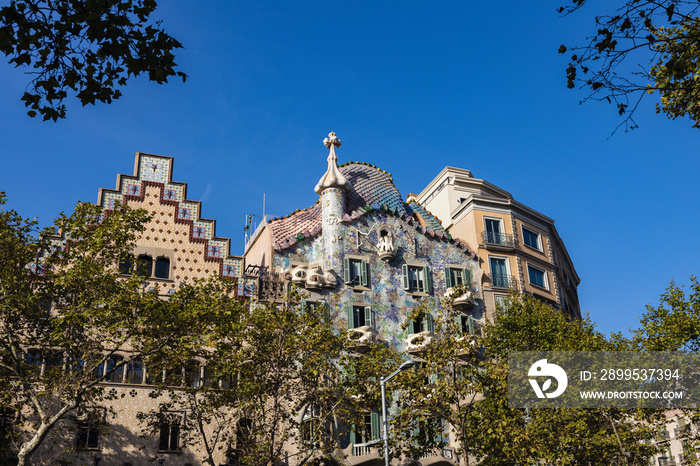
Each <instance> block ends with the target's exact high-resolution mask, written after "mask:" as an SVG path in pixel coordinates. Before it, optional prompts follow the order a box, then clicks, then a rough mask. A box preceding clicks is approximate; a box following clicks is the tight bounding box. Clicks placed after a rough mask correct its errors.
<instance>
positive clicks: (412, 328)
mask: <svg viewBox="0 0 700 466" xmlns="http://www.w3.org/2000/svg"><path fill="white" fill-rule="evenodd" d="M413 333H416V331H415V326H414V325H413V319H411V320H409V321H408V334H409V335H411V334H413Z"/></svg>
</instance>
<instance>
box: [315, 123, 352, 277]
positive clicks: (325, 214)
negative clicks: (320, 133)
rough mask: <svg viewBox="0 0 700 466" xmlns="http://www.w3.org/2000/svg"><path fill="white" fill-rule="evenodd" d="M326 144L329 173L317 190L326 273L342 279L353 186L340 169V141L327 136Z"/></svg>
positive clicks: (336, 137) (325, 175) (331, 134)
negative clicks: (349, 195)
mask: <svg viewBox="0 0 700 466" xmlns="http://www.w3.org/2000/svg"><path fill="white" fill-rule="evenodd" d="M323 144H324V145H325V146H326V147H327V148H328V149H329V150H330V154H328V170H326V173H325V174H324V175H323V176H322V177H321V179H320V180H319V181H318V184H317V185H316V187H315V188H314V191H316V193H317V194H319V195H320V196H321V211H322V227H321V228H322V233H323V248H324V256H325V257H324V267H323V269H324V270H328V269H333V270H334V271H335V272H336V273H338V274H340V275H341V276H342V270H341V268H342V264H343V253H344V247H343V237H344V235H343V225H342V224H341V219H342V218H343V216H344V215H345V194H346V192H347V191H348V190H349V189H351V186H350V183H349V182H348V180H347V179H346V178H345V176H343V174H342V173H341V172H340V169H339V168H338V156H337V155H335V148H336V147H340V139H338V136H336V134H335V133H330V134H328V137H327V138H326V139H324V140H323Z"/></svg>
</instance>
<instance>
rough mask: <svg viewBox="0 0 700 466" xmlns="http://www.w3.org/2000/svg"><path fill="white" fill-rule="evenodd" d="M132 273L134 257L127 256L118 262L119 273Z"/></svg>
mask: <svg viewBox="0 0 700 466" xmlns="http://www.w3.org/2000/svg"><path fill="white" fill-rule="evenodd" d="M133 271H134V256H132V255H131V254H127V255H126V256H124V257H123V258H122V259H121V260H120V261H119V273H121V274H123V275H131V274H132V273H133Z"/></svg>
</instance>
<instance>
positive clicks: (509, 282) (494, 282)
mask: <svg viewBox="0 0 700 466" xmlns="http://www.w3.org/2000/svg"><path fill="white" fill-rule="evenodd" d="M491 286H492V287H496V288H510V289H512V290H517V289H518V280H516V279H515V277H513V276H512V275H507V274H503V273H492V274H491Z"/></svg>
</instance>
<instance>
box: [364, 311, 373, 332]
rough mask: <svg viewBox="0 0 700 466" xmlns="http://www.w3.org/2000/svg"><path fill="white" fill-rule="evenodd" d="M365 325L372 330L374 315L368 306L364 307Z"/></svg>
mask: <svg viewBox="0 0 700 466" xmlns="http://www.w3.org/2000/svg"><path fill="white" fill-rule="evenodd" d="M365 325H367V326H369V327H372V328H374V313H373V312H372V308H371V307H369V306H367V307H365Z"/></svg>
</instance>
